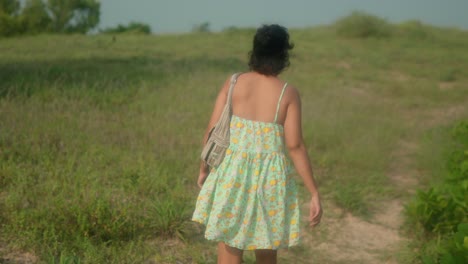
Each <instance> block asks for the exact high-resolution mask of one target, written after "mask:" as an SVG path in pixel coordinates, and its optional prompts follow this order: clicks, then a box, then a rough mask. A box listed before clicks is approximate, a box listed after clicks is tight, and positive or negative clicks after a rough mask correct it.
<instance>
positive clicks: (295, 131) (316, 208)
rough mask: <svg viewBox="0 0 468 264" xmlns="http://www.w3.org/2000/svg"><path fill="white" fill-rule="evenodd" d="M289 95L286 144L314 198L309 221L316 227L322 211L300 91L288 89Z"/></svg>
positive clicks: (298, 171)
mask: <svg viewBox="0 0 468 264" xmlns="http://www.w3.org/2000/svg"><path fill="white" fill-rule="evenodd" d="M288 95H289V96H288V98H289V100H288V101H289V104H288V108H287V112H286V119H285V121H284V135H285V141H286V142H285V143H286V147H287V148H288V150H289V156H290V157H291V159H292V161H293V163H294V167H295V168H296V171H297V173H298V174H299V175H300V176H301V178H302V180H303V182H304V185H305V186H306V188H307V190H308V191H309V193H310V195H311V197H312V200H311V205H310V215H309V221H310V223H311V225H312V226H314V225H317V224H318V223H319V222H320V217H321V215H322V209H321V204H320V195H319V192H318V189H317V184H316V182H315V179H314V176H313V172H312V166H311V164H310V159H309V155H308V154H307V149H306V146H305V144H304V140H303V137H302V120H301V119H302V111H301V99H300V96H299V93H298V91H297V90H296V89H295V88H293V87H289V88H288Z"/></svg>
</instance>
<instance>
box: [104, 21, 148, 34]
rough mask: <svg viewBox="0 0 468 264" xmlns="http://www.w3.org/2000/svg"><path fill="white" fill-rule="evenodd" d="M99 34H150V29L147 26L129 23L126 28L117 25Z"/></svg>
mask: <svg viewBox="0 0 468 264" xmlns="http://www.w3.org/2000/svg"><path fill="white" fill-rule="evenodd" d="M101 33H109V34H115V33H136V34H151V27H150V26H149V25H148V24H144V23H139V22H131V23H129V24H128V25H127V26H125V25H121V24H119V25H118V26H116V27H113V28H107V29H104V30H102V31H101Z"/></svg>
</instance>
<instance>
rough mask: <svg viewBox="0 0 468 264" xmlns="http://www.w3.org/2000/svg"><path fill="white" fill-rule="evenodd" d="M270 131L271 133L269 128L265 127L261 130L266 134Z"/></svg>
mask: <svg viewBox="0 0 468 264" xmlns="http://www.w3.org/2000/svg"><path fill="white" fill-rule="evenodd" d="M270 131H271V128H269V127H265V128H264V129H263V133H268V132H270Z"/></svg>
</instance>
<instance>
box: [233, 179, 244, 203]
mask: <svg viewBox="0 0 468 264" xmlns="http://www.w3.org/2000/svg"><path fill="white" fill-rule="evenodd" d="M241 186H242V184H240V182H236V183H235V184H234V187H236V188H240V187H241ZM233 203H234V202H233Z"/></svg>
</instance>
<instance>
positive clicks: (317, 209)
mask: <svg viewBox="0 0 468 264" xmlns="http://www.w3.org/2000/svg"><path fill="white" fill-rule="evenodd" d="M309 206H310V208H309V222H310V226H312V227H313V226H316V225H318V224H320V219H321V218H322V213H323V212H322V205H321V204H320V198H318V197H317V196H316V197H312V199H311V201H310V205H309Z"/></svg>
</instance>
